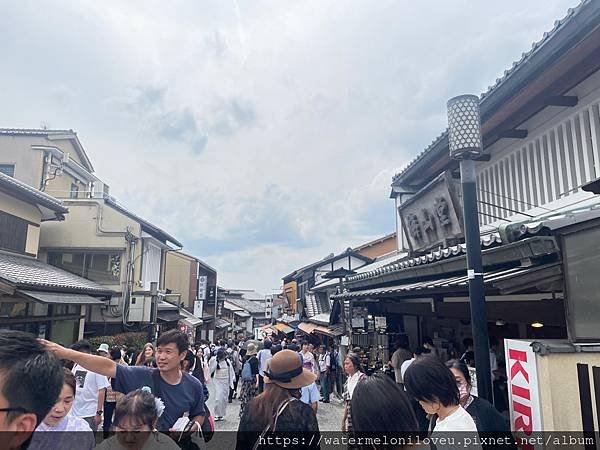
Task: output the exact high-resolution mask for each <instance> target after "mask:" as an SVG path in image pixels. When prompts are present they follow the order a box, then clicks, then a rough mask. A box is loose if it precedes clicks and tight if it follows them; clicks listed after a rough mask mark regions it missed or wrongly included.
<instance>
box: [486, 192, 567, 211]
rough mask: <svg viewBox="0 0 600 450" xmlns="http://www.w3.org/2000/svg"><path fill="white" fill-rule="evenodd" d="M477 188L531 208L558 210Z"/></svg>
mask: <svg viewBox="0 0 600 450" xmlns="http://www.w3.org/2000/svg"><path fill="white" fill-rule="evenodd" d="M477 190H478V191H479V192H485V193H486V194H491V195H493V196H495V197H500V198H503V199H506V200H511V201H513V202H516V203H521V204H523V205H526V206H530V207H532V208H541V209H544V210H546V211H548V212H558V210H556V209H549V208H545V207H543V206H539V205H536V204H534V203H528V202H525V201H523V200H518V199H516V198H513V197H508V196H506V195H502V194H498V193H496V192H492V191H487V190H485V189H481V188H477ZM494 206H496V205H494ZM514 212H517V213H519V214H524V213H522V212H520V211H514ZM530 217H532V216H530Z"/></svg>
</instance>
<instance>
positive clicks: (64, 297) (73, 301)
mask: <svg viewBox="0 0 600 450" xmlns="http://www.w3.org/2000/svg"><path fill="white" fill-rule="evenodd" d="M16 292H17V294H19V295H21V296H22V297H25V298H27V299H29V300H33V301H36V302H40V303H50V304H68V305H104V304H105V302H103V301H102V300H100V299H98V298H96V297H92V296H90V295H85V294H63V293H60V292H38V291H25V290H20V289H19V290H17V291H16Z"/></svg>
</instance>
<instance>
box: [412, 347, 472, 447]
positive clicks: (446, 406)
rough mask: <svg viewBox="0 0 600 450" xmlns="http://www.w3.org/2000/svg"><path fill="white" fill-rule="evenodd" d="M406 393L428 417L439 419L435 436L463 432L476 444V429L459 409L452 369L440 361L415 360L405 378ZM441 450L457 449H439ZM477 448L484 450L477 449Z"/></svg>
mask: <svg viewBox="0 0 600 450" xmlns="http://www.w3.org/2000/svg"><path fill="white" fill-rule="evenodd" d="M404 384H405V387H406V390H407V392H408V393H409V394H410V395H412V396H413V397H414V398H415V399H417V401H418V402H419V404H420V405H421V407H422V408H423V410H424V411H425V412H426V413H427V414H429V415H434V414H436V415H437V417H438V418H437V421H436V423H435V426H434V427H433V435H434V436H435V435H436V434H438V435H440V433H443V432H462V433H466V436H468V437H470V438H471V439H472V442H477V438H478V435H477V427H476V426H475V421H474V420H473V418H472V417H471V415H470V414H469V413H468V412H467V411H465V410H464V409H463V407H462V406H460V396H459V392H458V387H457V385H456V379H455V378H454V375H452V372H451V371H450V369H448V368H447V367H446V366H445V365H444V363H442V362H441V361H440V360H439V359H438V358H432V357H426V358H420V359H417V360H415V361H414V362H413V363H412V364H411V365H410V367H409V368H408V370H407V371H406V373H405V374H404ZM437 448H438V450H444V449H446V448H454V447H448V446H444V445H443V444H441V443H440V444H439V445H437ZM474 448H481V446H480V445H475V446H474Z"/></svg>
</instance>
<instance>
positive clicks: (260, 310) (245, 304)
mask: <svg viewBox="0 0 600 450" xmlns="http://www.w3.org/2000/svg"><path fill="white" fill-rule="evenodd" d="M226 301H228V302H229V303H233V304H234V305H236V306H239V307H240V308H243V309H245V310H246V311H248V312H249V313H250V314H264V313H265V305H264V304H262V305H261V304H260V303H258V302H253V301H251V300H245V299H243V298H227V299H226Z"/></svg>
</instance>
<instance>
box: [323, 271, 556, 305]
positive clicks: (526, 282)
mask: <svg viewBox="0 0 600 450" xmlns="http://www.w3.org/2000/svg"><path fill="white" fill-rule="evenodd" d="M561 279H562V265H561V263H560V262H557V263H551V264H545V265H541V266H533V267H521V266H519V267H513V268H510V269H497V270H493V271H489V272H485V273H484V275H483V281H484V283H485V287H486V288H492V289H495V290H497V291H499V292H500V293H501V294H508V293H514V292H518V291H523V290H526V289H530V288H535V287H536V286H540V285H549V284H550V283H554V282H556V281H560V280H561ZM468 281H469V280H468V277H467V275H466V274H465V275H459V276H452V277H449V276H446V277H444V278H437V279H433V280H426V281H422V280H421V281H417V282H412V283H403V284H398V285H394V286H387V287H383V288H375V289H365V290H359V291H351V292H344V293H343V294H337V295H333V296H332V298H339V299H350V298H353V299H358V298H369V297H372V298H378V297H379V298H380V297H403V296H406V297H411V296H415V295H431V294H433V293H440V294H443V293H452V292H457V291H458V292H460V291H467V290H468Z"/></svg>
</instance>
